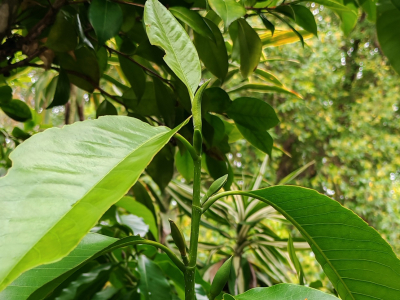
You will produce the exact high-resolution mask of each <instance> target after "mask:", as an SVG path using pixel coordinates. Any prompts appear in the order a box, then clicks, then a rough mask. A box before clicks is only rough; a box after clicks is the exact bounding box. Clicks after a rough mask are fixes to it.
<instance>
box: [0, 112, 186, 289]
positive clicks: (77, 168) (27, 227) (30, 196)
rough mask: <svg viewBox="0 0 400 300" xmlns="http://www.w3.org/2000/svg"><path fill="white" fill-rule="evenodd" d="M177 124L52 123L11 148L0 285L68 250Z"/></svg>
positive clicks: (2, 185) (1, 218) (1, 184)
mask: <svg viewBox="0 0 400 300" xmlns="http://www.w3.org/2000/svg"><path fill="white" fill-rule="evenodd" d="M180 127H181V126H179V127H178V128H176V129H174V130H170V129H168V128H166V127H162V126H161V127H152V126H150V125H148V124H146V123H143V122H141V121H139V120H137V119H134V118H130V117H117V116H115V117H114V116H109V117H102V118H100V119H97V120H90V121H84V122H79V123H75V124H73V125H69V126H65V127H64V128H62V129H59V128H51V129H48V130H46V131H45V132H43V133H39V134H36V135H34V136H32V137H31V138H29V139H28V140H27V141H26V142H24V143H23V144H21V145H20V146H18V147H17V148H16V149H15V150H14V151H13V152H12V153H11V155H10V158H11V159H12V160H13V167H12V168H11V169H10V170H9V172H8V174H7V175H6V176H5V177H3V178H1V179H0V190H1V194H2V197H1V199H0V206H1V208H2V209H1V211H0V227H1V228H2V234H1V236H0V290H2V289H4V287H5V286H7V285H8V284H9V283H10V282H12V281H13V280H14V279H15V278H17V277H18V276H19V275H20V274H21V273H22V272H24V271H26V270H28V269H30V268H33V267H35V266H38V265H41V264H44V263H49V262H52V261H56V260H58V259H60V258H62V257H64V256H65V255H67V254H68V253H69V252H70V251H71V250H72V249H74V248H75V247H76V245H77V244H78V243H79V241H80V240H81V239H82V238H83V236H84V235H85V234H86V233H87V232H88V231H89V230H90V229H91V228H92V227H93V226H94V225H95V224H96V222H97V220H98V219H99V218H100V216H101V215H102V214H103V213H104V212H105V211H106V210H107V209H108V208H109V207H110V206H111V205H112V204H114V203H115V202H117V201H118V200H119V199H120V198H121V197H122V196H123V195H125V193H126V191H127V190H128V189H129V188H130V187H131V186H132V185H133V184H134V183H135V182H136V180H137V179H138V177H139V176H140V174H141V173H142V171H143V170H144V168H145V167H146V166H147V165H148V164H149V162H150V161H151V159H152V158H153V156H154V155H155V154H156V153H157V152H158V151H159V150H160V149H161V148H162V147H163V146H164V145H165V144H166V143H167V142H168V141H169V139H170V138H171V136H173V135H174V134H175V132H176V131H177V130H179V128H180Z"/></svg>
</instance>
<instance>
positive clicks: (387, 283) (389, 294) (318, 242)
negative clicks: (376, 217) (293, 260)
mask: <svg viewBox="0 0 400 300" xmlns="http://www.w3.org/2000/svg"><path fill="white" fill-rule="evenodd" d="M239 193H240V192H239ZM245 194H246V195H249V196H251V197H255V198H257V199H259V200H261V201H263V202H265V203H267V204H269V205H271V206H272V207H274V208H275V209H276V210H277V211H278V212H280V213H281V214H282V215H283V216H284V217H285V218H286V219H288V220H289V221H290V222H291V223H292V224H293V225H294V226H295V227H296V228H297V229H298V230H299V231H300V232H301V234H302V235H303V237H304V238H305V239H306V240H307V242H308V243H309V244H310V246H311V249H312V251H313V252H314V254H315V257H316V259H317V260H318V262H319V263H320V264H321V266H322V268H323V269H324V271H325V274H326V275H327V276H328V278H329V279H330V281H331V282H332V284H333V285H334V287H335V289H336V291H337V292H338V293H339V295H340V297H341V298H342V299H356V300H358V299H397V298H399V297H400V260H399V259H398V258H397V256H396V254H395V253H394V252H393V249H392V248H391V246H390V245H389V244H388V243H387V242H386V241H385V240H384V239H383V238H382V237H381V236H380V235H379V233H378V232H376V231H375V230H374V229H373V228H371V227H369V226H368V224H367V223H365V222H364V221H363V220H362V219H361V218H360V217H358V216H357V215H356V214H354V213H353V212H352V211H350V210H348V209H346V208H344V207H343V206H342V205H341V204H339V203H338V202H337V201H335V200H332V199H331V198H329V197H327V196H324V195H321V194H319V193H318V192H316V191H313V190H309V189H305V188H300V187H295V186H275V187H270V188H265V189H261V190H257V191H251V192H245Z"/></svg>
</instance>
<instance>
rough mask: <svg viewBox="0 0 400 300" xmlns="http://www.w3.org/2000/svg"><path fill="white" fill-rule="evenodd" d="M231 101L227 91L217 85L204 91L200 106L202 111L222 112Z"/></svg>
mask: <svg viewBox="0 0 400 300" xmlns="http://www.w3.org/2000/svg"><path fill="white" fill-rule="evenodd" d="M231 102H232V101H231V99H230V98H229V95H228V94H227V92H225V91H224V90H223V89H221V88H219V87H212V88H208V89H206V90H205V91H204V94H203V100H202V103H201V106H202V107H201V108H202V110H203V111H204V112H215V113H219V114H223V113H225V112H226V110H227V109H228V107H229V106H230V104H231ZM203 114H204V113H203Z"/></svg>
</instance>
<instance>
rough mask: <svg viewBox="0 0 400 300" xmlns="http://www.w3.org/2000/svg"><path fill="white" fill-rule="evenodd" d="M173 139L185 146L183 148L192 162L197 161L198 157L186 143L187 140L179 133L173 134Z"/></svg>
mask: <svg viewBox="0 0 400 300" xmlns="http://www.w3.org/2000/svg"><path fill="white" fill-rule="evenodd" d="M175 138H176V139H177V140H178V141H180V142H181V143H182V144H183V145H184V146H185V148H186V149H187V150H188V151H189V153H190V156H192V158H193V161H197V160H199V156H198V155H197V154H196V151H195V150H194V148H193V146H192V145H191V144H190V143H189V142H188V140H187V139H185V138H184V137H183V136H181V135H180V134H179V133H176V134H175Z"/></svg>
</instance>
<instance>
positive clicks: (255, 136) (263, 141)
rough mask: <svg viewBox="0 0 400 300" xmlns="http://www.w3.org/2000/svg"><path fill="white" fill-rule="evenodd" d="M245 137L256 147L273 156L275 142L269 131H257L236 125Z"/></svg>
mask: <svg viewBox="0 0 400 300" xmlns="http://www.w3.org/2000/svg"><path fill="white" fill-rule="evenodd" d="M236 127H237V128H238V129H239V131H240V133H241V134H242V135H243V137H244V138H245V139H246V140H248V141H249V142H250V144H252V145H253V146H254V147H256V148H258V149H259V150H261V151H263V152H264V153H267V154H268V155H271V151H272V146H273V145H274V142H273V140H272V137H271V135H270V134H269V133H268V132H267V131H255V130H253V129H249V128H247V127H244V126H242V125H240V124H236Z"/></svg>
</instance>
